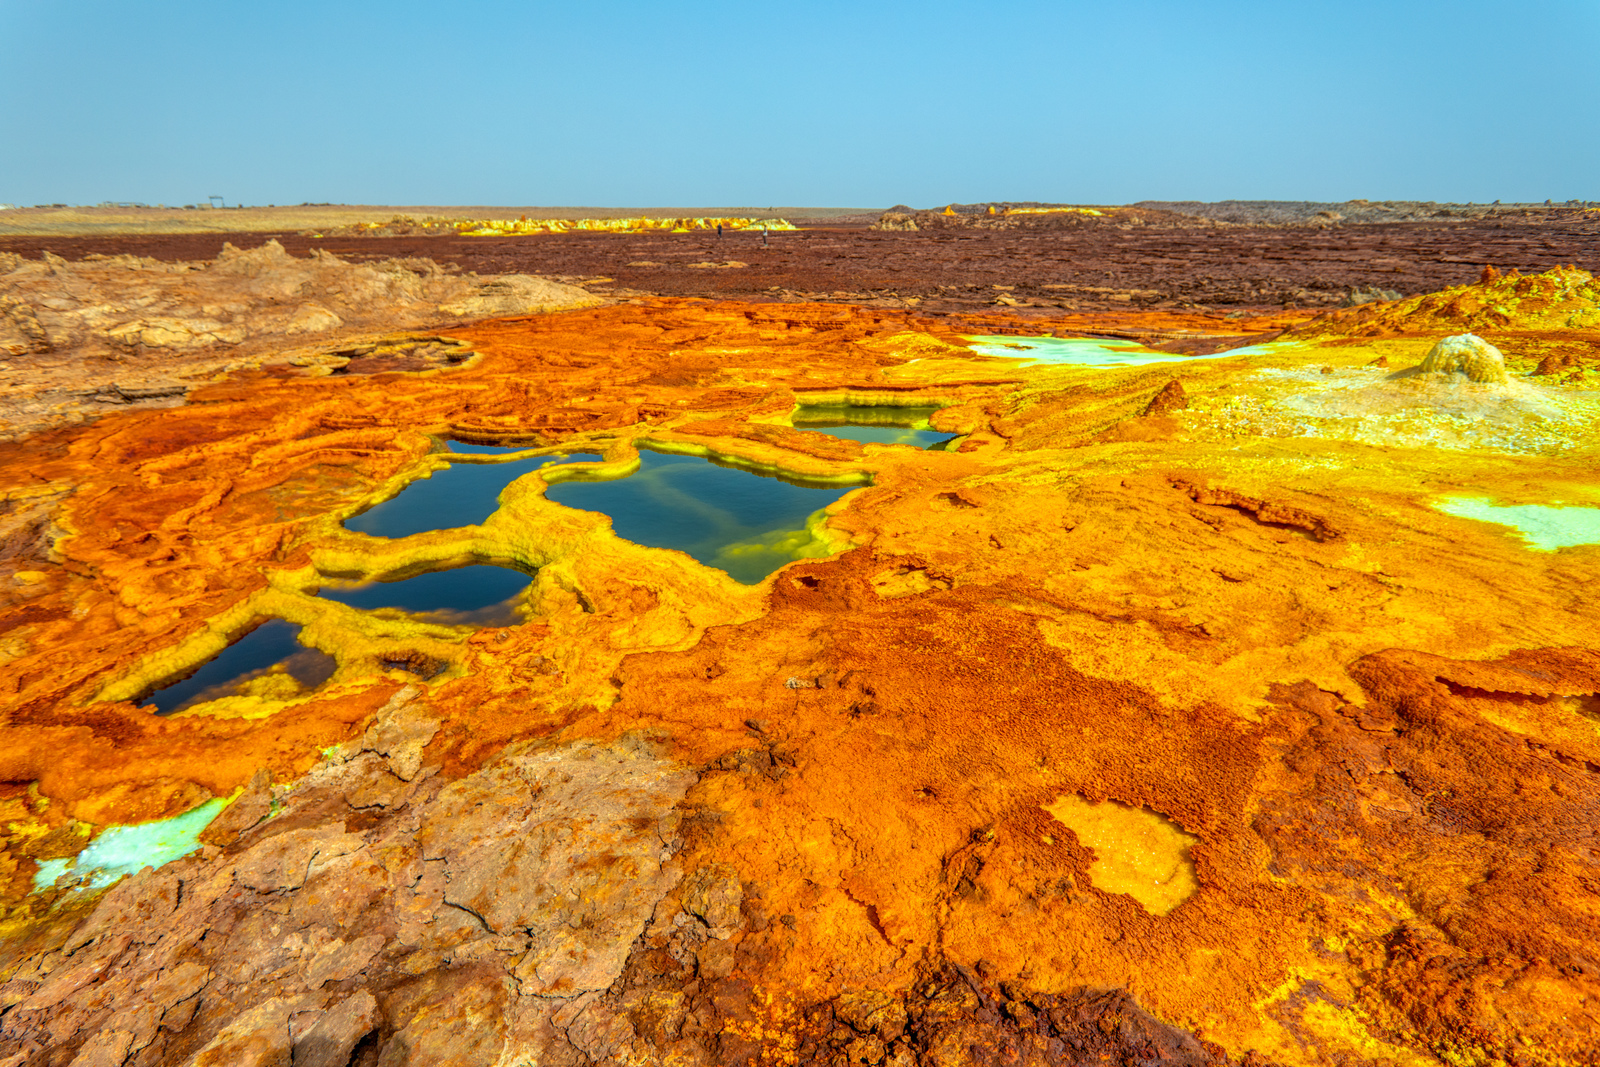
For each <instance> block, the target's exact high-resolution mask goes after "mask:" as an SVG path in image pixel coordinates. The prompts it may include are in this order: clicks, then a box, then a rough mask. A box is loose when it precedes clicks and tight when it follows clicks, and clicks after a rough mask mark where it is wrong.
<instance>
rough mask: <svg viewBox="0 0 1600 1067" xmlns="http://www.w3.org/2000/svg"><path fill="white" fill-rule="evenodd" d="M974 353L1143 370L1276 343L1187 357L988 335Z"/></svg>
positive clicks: (1099, 343)
mask: <svg viewBox="0 0 1600 1067" xmlns="http://www.w3.org/2000/svg"><path fill="white" fill-rule="evenodd" d="M967 340H968V341H970V342H972V350H973V351H974V352H979V353H982V354H983V355H985V356H1005V357H1007V358H1010V359H1030V360H1032V361H1033V362H1035V363H1051V364H1057V365H1064V366H1074V367H1108V368H1109V367H1143V366H1147V365H1148V364H1151V363H1187V362H1189V361H1190V360H1195V359H1224V358H1227V357H1230V356H1257V355H1262V354H1264V353H1267V352H1270V351H1272V350H1273V348H1274V347H1275V345H1274V343H1268V344H1260V345H1246V346H1245V347H1243V348H1233V349H1229V350H1228V351H1226V352H1214V353H1212V354H1211V355H1209V356H1183V355H1179V354H1177V353H1175V352H1154V351H1152V350H1150V349H1148V348H1145V347H1144V346H1143V345H1141V344H1138V343H1136V342H1133V341H1118V340H1111V339H1107V338H1103V337H1006V336H998V335H992V334H984V335H980V336H977V337H969V338H967Z"/></svg>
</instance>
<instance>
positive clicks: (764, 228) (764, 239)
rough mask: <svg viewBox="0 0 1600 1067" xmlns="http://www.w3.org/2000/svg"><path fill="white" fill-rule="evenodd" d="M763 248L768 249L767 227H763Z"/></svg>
mask: <svg viewBox="0 0 1600 1067" xmlns="http://www.w3.org/2000/svg"><path fill="white" fill-rule="evenodd" d="M761 247H762V248H765V247H767V228H766V227H765V226H763V227H761Z"/></svg>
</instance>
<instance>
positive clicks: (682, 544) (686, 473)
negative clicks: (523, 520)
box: [545, 451, 854, 585]
mask: <svg viewBox="0 0 1600 1067" xmlns="http://www.w3.org/2000/svg"><path fill="white" fill-rule="evenodd" d="M639 460H640V468H639V470H638V472H637V473H635V474H633V475H631V476H629V477H627V478H619V479H614V480H611V481H563V482H557V483H556V484H555V485H552V486H551V487H550V488H549V489H548V490H547V491H546V492H545V496H546V497H547V498H548V499H550V500H554V501H556V502H558V503H561V504H565V505H567V506H568V507H573V508H582V509H583V510H586V511H598V512H601V513H602V514H605V515H609V516H610V517H611V526H612V529H613V530H615V531H616V533H617V536H618V537H622V538H626V539H627V540H629V541H632V542H634V543H635V544H641V545H648V546H650V547H651V548H675V549H678V550H679V551H681V552H686V553H688V554H689V555H690V556H693V557H694V558H695V559H697V560H699V561H700V562H701V563H704V564H706V565H707V566H711V567H719V568H721V569H722V570H724V571H727V572H728V573H729V574H730V575H732V576H733V577H734V578H735V579H736V580H738V581H740V582H743V583H744V584H745V585H754V584H755V583H757V582H759V581H761V579H763V578H765V577H766V576H767V575H769V574H771V573H772V572H773V571H775V570H777V569H778V568H779V567H781V566H783V565H784V564H785V563H789V562H791V561H793V560H795V559H798V558H802V557H803V556H804V554H805V553H807V552H808V551H813V552H814V551H816V549H815V546H814V544H813V543H812V542H811V540H810V538H809V536H808V535H807V534H806V533H805V528H806V520H807V519H808V518H810V516H811V515H812V514H813V513H814V512H816V511H819V510H820V509H822V508H824V507H827V506H828V505H829V504H831V503H833V502H834V501H835V500H837V499H839V498H840V497H841V496H843V495H844V494H845V493H847V492H849V491H850V490H851V489H852V488H854V486H839V485H826V484H824V485H818V484H815V483H807V482H804V481H801V480H798V479H792V478H783V477H775V476H768V475H762V474H755V473H752V472H751V471H748V470H745V469H743V468H740V467H735V466H732V465H731V464H726V463H719V462H714V461H712V460H707V459H703V458H700V457H698V456H678V455H669V454H666V453H661V452H649V451H641V452H640V453H639Z"/></svg>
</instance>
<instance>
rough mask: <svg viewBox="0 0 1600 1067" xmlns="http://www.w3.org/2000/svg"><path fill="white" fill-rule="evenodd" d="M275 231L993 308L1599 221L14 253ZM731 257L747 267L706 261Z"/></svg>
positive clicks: (472, 266)
mask: <svg viewBox="0 0 1600 1067" xmlns="http://www.w3.org/2000/svg"><path fill="white" fill-rule="evenodd" d="M274 236H276V237H277V238H278V240H280V241H281V242H282V243H283V245H284V247H285V248H287V249H288V250H289V251H290V252H291V253H293V254H294V255H297V256H303V255H306V254H307V253H308V252H309V251H310V250H311V249H313V248H323V249H326V250H327V251H330V252H333V253H335V254H337V255H339V256H345V257H349V258H351V259H357V260H364V259H381V258H386V257H392V256H393V257H400V256H424V257H428V258H430V259H433V260H435V261H438V262H440V263H453V264H457V265H459V266H460V267H461V268H462V269H465V270H472V271H477V272H478V273H480V274H502V273H528V274H554V275H563V276H568V277H580V278H595V277H605V278H611V279H615V282H616V286H617V288H618V291H619V292H622V291H625V290H634V291H638V292H644V293H653V294H659V295H664V296H708V297H725V298H736V299H751V298H755V299H794V298H797V297H802V298H805V299H812V300H818V299H820V300H830V299H834V300H849V301H851V302H853V303H861V302H864V301H869V300H887V301H892V302H894V303H896V304H898V303H902V302H905V298H908V297H909V298H912V300H914V301H918V302H920V303H919V306H920V309H921V310H923V311H927V312H934V313H938V312H943V311H970V310H973V309H976V308H980V307H985V306H989V305H992V304H994V303H995V301H996V299H997V298H998V297H999V296H1002V295H1003V296H1007V297H1009V298H1011V299H1014V300H1016V301H1017V302H1018V303H1019V304H1020V305H1021V306H1024V307H1026V306H1030V305H1033V306H1047V307H1051V308H1057V307H1068V308H1074V307H1085V308H1087V307H1096V306H1118V305H1121V306H1126V305H1127V304H1129V303H1132V304H1135V305H1161V304H1164V303H1169V302H1170V303H1178V304H1183V303H1188V304H1198V305H1202V306H1208V307H1230V306H1250V307H1266V306H1281V305H1283V304H1285V303H1294V304H1296V305H1298V306H1300V307H1321V306H1327V305H1330V304H1335V303H1337V302H1338V301H1339V300H1341V299H1342V298H1343V297H1344V295H1345V294H1346V293H1347V292H1348V291H1349V290H1351V289H1355V288H1373V287H1379V288H1383V289H1394V290H1399V291H1400V292H1402V293H1405V294H1407V295H1415V294H1418V293H1424V292H1431V291H1434V290H1438V289H1442V288H1446V287H1448V286H1452V285H1464V284H1468V283H1471V282H1472V281H1474V280H1475V279H1476V278H1477V275H1478V272H1479V270H1480V269H1481V267H1482V266H1483V265H1484V264H1486V263H1492V264H1494V265H1496V266H1498V267H1500V268H1502V269H1505V268H1511V267H1516V268H1519V269H1521V270H1522V271H1523V272H1525V273H1528V272H1532V271H1539V270H1545V269H1547V268H1549V267H1553V266H1557V265H1560V264H1564V263H1575V264H1577V265H1578V266H1583V267H1589V268H1595V267H1600V260H1596V250H1597V249H1600V218H1596V217H1595V215H1594V213H1592V212H1590V213H1585V212H1581V211H1574V212H1567V211H1554V212H1550V213H1548V214H1547V215H1544V216H1540V217H1531V218H1527V219H1504V218H1497V219H1479V220H1472V221H1465V222H1450V223H1399V224H1388V225H1364V226H1341V227H1334V228H1331V229H1325V230H1317V229H1311V228H1305V227H1248V226H1230V227H1225V228H1221V229H1162V228H1157V227H1142V228H1134V229H1118V228H1115V227H1111V226H1099V227H1081V228H1077V229H1072V230H1060V231H1044V232H1039V231H1031V232H1030V231H1019V230H1001V231H994V230H969V231H960V232H941V233H902V232H878V231H873V230H869V229H865V228H845V227H836V228H827V229H813V230H802V231H798V232H793V233H774V234H771V235H770V237H769V244H768V246H767V247H763V246H762V243H761V239H760V237H759V236H756V235H752V234H749V233H741V234H729V235H727V236H725V237H724V238H722V239H721V240H720V241H719V240H718V239H717V238H716V237H715V236H709V235H703V234H698V233H696V234H660V233H649V234H564V235H559V236H536V237H391V238H381V237H379V238H373V237H339V238H323V239H318V238H313V237H308V236H302V235H298V234H292V233H288V234H266V233H246V234H208V235H188V234H150V235H134V236H121V237H5V238H0V251H14V252H20V253H22V254H23V255H26V256H29V257H35V258H36V257H38V256H39V255H40V254H41V252H42V251H43V250H45V249H48V250H50V251H52V252H54V253H56V254H58V255H61V256H64V257H66V258H68V259H80V258H82V257H84V256H86V255H90V254H93V253H101V254H118V253H133V254H137V255H148V256H154V257H156V258H158V259H162V260H173V261H176V260H196V259H210V258H213V257H215V256H216V254H217V252H218V251H220V250H221V248H222V244H223V242H224V241H231V242H232V243H233V244H235V245H236V246H238V247H241V248H247V247H253V246H255V245H258V244H262V243H264V242H265V241H267V240H268V239H269V238H271V237H274ZM728 261H735V262H737V263H741V264H744V265H743V266H731V267H717V266H709V265H702V266H695V265H694V264H712V263H726V262H728ZM630 264H653V265H650V266H630ZM995 286H1012V287H1014V288H1012V289H996V288H994V287H995ZM1049 286H1054V287H1055V288H1047V287H1049Z"/></svg>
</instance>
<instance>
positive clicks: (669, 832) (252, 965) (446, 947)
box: [0, 690, 742, 1067]
mask: <svg viewBox="0 0 1600 1067" xmlns="http://www.w3.org/2000/svg"><path fill="white" fill-rule="evenodd" d="M414 696H415V691H414V690H412V691H410V692H409V693H408V694H403V695H402V696H401V697H399V698H398V699H397V700H395V701H391V703H390V705H389V706H387V707H386V708H385V709H384V711H383V712H382V713H381V714H380V715H379V717H378V719H377V721H376V722H375V723H374V725H373V726H372V728H371V729H369V730H368V731H367V733H366V734H365V735H364V736H363V737H362V738H361V739H360V740H359V741H357V742H352V743H351V744H349V745H346V746H344V747H343V748H341V749H339V750H337V751H335V752H330V754H329V758H328V760H327V761H326V762H324V763H323V764H321V765H320V766H318V767H317V768H315V769H314V770H313V771H312V772H311V774H309V775H308V776H306V777H305V778H304V779H303V780H301V781H299V782H297V783H295V784H294V785H293V786H291V787H286V788H280V789H276V790H270V797H268V790H267V789H266V788H265V783H264V781H257V782H256V783H253V784H252V789H251V791H250V792H248V793H247V794H246V795H245V796H244V797H243V798H242V799H241V800H240V801H238V802H236V806H235V808H234V809H230V811H233V810H237V811H240V812H241V817H239V818H235V819H233V820H232V825H231V826H229V827H224V828H223V829H224V830H225V832H224V833H223V834H222V835H221V837H222V838H225V839H227V844H226V845H225V847H221V848H219V847H218V846H217V845H211V846H209V847H208V848H207V849H206V850H205V851H204V852H203V853H202V854H201V855H198V856H196V857H193V858H190V859H185V860H180V861H178V862H176V863H173V864H171V865H169V866H167V867H164V868H162V869H161V870H159V871H150V870H148V869H147V870H145V871H144V872H143V873H142V874H140V875H138V876H136V877H134V878H130V879H128V880H126V881H123V882H122V883H121V884H119V885H118V886H117V887H116V888H115V889H114V890H112V891H111V892H110V893H108V894H106V895H105V897H104V898H103V899H101V900H100V902H99V903H98V905H96V906H95V907H94V908H93V909H92V910H91V911H89V912H88V913H87V914H86V915H83V916H82V918H81V919H80V920H79V921H77V922H76V923H72V922H64V923H62V924H59V925H58V927H57V935H56V937H55V939H54V940H52V941H51V942H50V943H49V944H48V946H31V950H30V947H22V948H21V949H20V951H19V950H18V949H17V947H16V946H13V949H12V954H11V955H10V957H9V958H8V959H7V960H6V961H5V964H4V966H5V971H6V973H7V974H8V975H9V979H10V980H9V981H8V982H7V983H6V984H5V985H3V986H0V1003H4V1004H6V1005H8V1006H9V1007H10V1010H9V1011H8V1012H7V1013H6V1014H5V1016H4V1019H3V1021H0V1061H3V1062H16V1063H20V1062H33V1059H32V1057H34V1056H36V1055H41V1054H47V1055H48V1058H49V1059H50V1061H51V1062H62V1063H67V1062H69V1061H70V1062H71V1063H75V1064H80V1065H82V1064H98V1063H109V1064H121V1063H129V1064H134V1065H140V1064H151V1065H156V1064H161V1065H165V1064H190V1065H194V1067H200V1065H208V1064H215V1065H222V1064H228V1065H230V1067H231V1065H235V1064H247V1063H248V1064H278V1063H282V1064H287V1063H289V1062H291V1061H292V1062H293V1063H295V1064H297V1065H298V1064H328V1065H336V1067H344V1065H345V1064H346V1063H348V1062H350V1058H351V1054H352V1052H353V1050H354V1049H355V1048H356V1046H357V1045H358V1044H360V1043H362V1042H363V1041H366V1042H368V1043H369V1044H374V1045H375V1046H376V1047H377V1048H378V1049H379V1050H380V1052H381V1054H382V1056H383V1057H384V1059H383V1061H382V1062H385V1063H397V1064H398V1063H408V1064H418V1065H420V1064H444V1063H484V1064H487V1063H492V1062H497V1061H498V1060H499V1058H500V1056H501V1054H502V1051H505V1052H509V1051H510V1049H511V1048H513V1047H515V1048H517V1049H518V1050H519V1051H520V1052H521V1054H525V1055H526V1054H530V1053H534V1052H536V1051H537V1050H539V1049H541V1048H545V1047H549V1046H555V1047H564V1048H566V1055H568V1056H570V1055H571V1054H572V1052H571V1049H570V1047H567V1046H568V1042H569V1041H570V1040H572V1038H571V1036H570V1034H569V1032H571V1033H576V1032H587V1031H584V1030H582V1027H587V1028H588V1031H592V1030H594V1029H595V1028H596V1027H599V1028H600V1029H602V1030H603V1029H604V1028H605V1027H606V1026H611V1027H615V1026H617V1025H622V1026H624V1027H626V1025H627V1024H626V1019H625V1016H620V1015H619V1014H617V1013H616V1011H615V1009H614V1008H613V1009H610V1010H609V1011H608V1010H607V1009H605V1008H603V1007H602V1008H595V1009H593V1010H589V1009H591V1008H592V1007H593V1006H592V1004H591V1002H592V1001H593V999H594V997H595V995H596V992H597V991H601V990H605V989H606V988H607V987H609V986H611V985H612V984H613V982H615V981H616V980H617V978H618V976H619V975H620V974H621V972H622V969H623V965H624V962H625V960H626V958H627V956H628V954H629V952H630V951H631V949H632V946H633V944H634V942H635V941H636V939H638V938H639V937H640V935H641V934H642V932H643V931H644V930H645V928H646V926H647V925H648V924H649V923H651V922H652V916H653V915H654V912H655V909H656V907H657V905H658V903H659V902H660V901H661V900H662V898H663V897H664V896H665V895H666V894H667V893H668V892H669V891H670V890H671V889H672V887H673V886H674V885H676V884H677V883H678V881H679V880H680V879H681V878H682V872H681V869H680V865H679V864H678V863H676V862H675V861H674V858H673V857H674V855H675V854H676V852H677V850H678V848H679V839H678V833H677V823H678V819H679V816H678V815H677V813H676V810H675V809H676V806H677V804H678V802H679V801H680V800H681V798H682V797H683V794H684V791H685V789H687V788H688V786H689V785H690V784H691V783H693V782H694V780H695V778H696V775H695V773H694V772H692V771H690V770H689V769H687V768H684V767H682V766H680V765H678V764H676V763H673V762H672V761H671V760H669V759H665V758H663V757H661V756H659V755H657V754H656V753H655V752H654V750H653V748H652V746H651V745H650V744H649V743H648V742H644V741H641V740H638V739H624V740H622V741H620V742H618V743H616V744H613V745H595V744H590V743H580V744H576V745H563V746H553V747H539V746H520V747H513V748H512V749H510V750H508V751H507V752H505V753H504V754H503V755H502V756H501V757H500V758H498V759H497V760H495V761H494V762H492V763H491V764H490V765H488V766H486V767H485V768H484V769H483V770H481V771H479V772H477V773H475V774H471V775H468V776H466V777H464V778H460V779H458V780H456V781H453V782H448V783H447V782H445V781H443V780H441V779H440V778H439V776H438V774H437V771H438V767H437V766H427V767H419V766H418V757H419V755H420V752H421V746H422V744H423V743H424V742H425V740H426V739H427V738H430V737H432V736H433V733H434V732H435V731H437V729H438V725H439V724H438V720H437V719H436V718H431V717H430V715H429V712H428V710H427V708H426V707H425V706H424V705H421V704H419V703H416V702H415V701H414V700H410V699H407V698H408V697H414ZM264 798H265V799H269V800H270V803H266V804H263V803H262V802H261V801H262V799H264ZM238 805H243V807H242V808H240V807H239V806H238ZM228 818H229V817H228V815H224V817H223V819H228ZM221 821H223V820H219V822H221ZM213 829H217V827H216V826H215V825H214V827H213ZM708 884H709V883H707V881H706V878H705V876H703V875H701V876H698V881H696V882H695V885H697V886H699V887H701V888H699V889H696V890H695V891H694V893H693V894H692V895H691V897H690V900H689V905H688V906H689V907H690V908H691V909H698V911H696V912H694V914H695V915H696V916H702V915H706V914H710V915H712V916H713V917H714V918H716V919H717V920H718V921H719V922H722V923H724V924H727V923H732V924H733V925H734V926H735V927H737V926H739V925H741V924H742V919H741V918H740V916H739V912H738V894H737V885H738V884H737V882H734V883H732V884H733V890H734V895H733V896H732V897H731V898H729V897H727V896H725V895H724V896H718V895H717V894H718V893H719V892H721V891H720V890H711V891H708V890H707V889H706V886H707V885H708ZM717 884H720V883H717ZM708 892H709V895H708ZM696 902H701V903H696ZM707 902H709V903H707ZM730 904H731V908H732V911H731V912H730V911H728V907H729V906H730ZM717 909H721V910H717ZM660 918H661V917H657V919H658V920H659V919H660ZM695 921H697V922H698V921H700V919H699V918H696V919H695ZM730 932H731V928H727V927H726V926H724V927H719V928H717V929H716V930H714V931H713V933H712V936H714V937H722V938H726V937H727V936H728V935H729V933H730ZM585 998H587V1000H586V999H585ZM486 1015H487V1018H486ZM491 1019H492V1021H490V1020H491ZM580 1021H581V1026H580ZM41 1062H42V1061H41Z"/></svg>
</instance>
